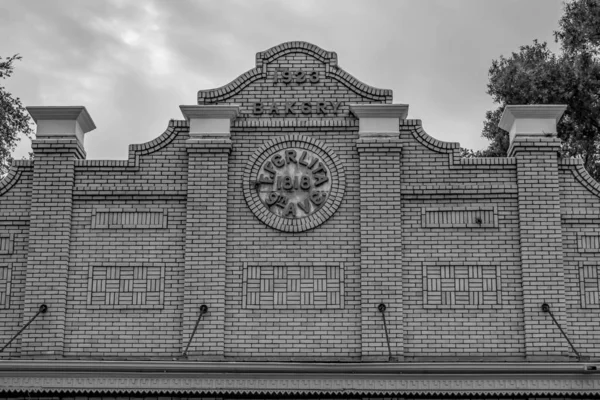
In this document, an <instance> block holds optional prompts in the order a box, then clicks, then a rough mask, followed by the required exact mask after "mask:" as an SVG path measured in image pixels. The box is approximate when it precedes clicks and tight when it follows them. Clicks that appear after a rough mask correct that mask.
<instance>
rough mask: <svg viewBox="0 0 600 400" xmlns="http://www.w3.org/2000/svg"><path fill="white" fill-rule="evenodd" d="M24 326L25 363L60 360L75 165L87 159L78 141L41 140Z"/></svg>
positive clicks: (37, 148)
mask: <svg viewBox="0 0 600 400" xmlns="http://www.w3.org/2000/svg"><path fill="white" fill-rule="evenodd" d="M32 147H33V151H34V155H35V160H34V168H33V184H32V187H31V220H30V227H29V254H28V258H27V278H26V286H25V301H24V310H23V324H25V323H27V321H29V319H30V318H31V317H32V316H33V315H35V313H36V312H37V311H38V309H39V306H40V304H46V305H47V306H48V312H47V313H46V314H42V315H41V316H39V317H38V318H37V320H36V321H35V322H34V323H33V324H31V326H30V327H29V328H28V329H27V330H25V331H24V332H23V338H22V340H21V355H22V356H23V357H28V356H36V357H44V356H48V357H60V356H62V353H63V347H64V334H65V332H64V330H65V311H66V298H67V277H68V271H69V243H70V240H71V210H72V204H73V202H72V192H73V183H74V161H75V160H76V159H79V158H85V152H84V151H83V148H82V147H81V145H80V143H79V142H78V141H77V139H75V138H72V139H62V138H61V139H36V140H34V141H33V143H32Z"/></svg>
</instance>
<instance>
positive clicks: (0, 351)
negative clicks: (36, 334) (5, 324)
mask: <svg viewBox="0 0 600 400" xmlns="http://www.w3.org/2000/svg"><path fill="white" fill-rule="evenodd" d="M46 311H48V306H47V305H45V304H42V305H41V306H40V308H39V309H38V312H37V313H35V315H34V316H33V317H31V319H30V320H29V322H27V323H26V324H25V325H24V326H23V327H22V328H21V329H20V330H19V332H17V333H15V335H14V336H13V337H12V338H11V339H10V340H9V341H8V343H6V344H5V345H4V347H3V348H2V350H0V353H2V352H3V351H4V349H6V348H7V347H8V346H10V344H11V343H12V342H13V340H15V339H16V338H17V337H18V336H19V335H20V334H21V333H22V332H23V331H24V330H25V329H27V327H28V326H29V325H31V323H32V322H33V321H34V320H35V319H36V318H37V317H38V315H40V314H45V313H46Z"/></svg>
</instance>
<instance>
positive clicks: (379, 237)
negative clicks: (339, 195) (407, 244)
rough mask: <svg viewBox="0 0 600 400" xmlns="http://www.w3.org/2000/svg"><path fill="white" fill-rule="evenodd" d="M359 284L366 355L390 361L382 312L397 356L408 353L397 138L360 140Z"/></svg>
mask: <svg viewBox="0 0 600 400" xmlns="http://www.w3.org/2000/svg"><path fill="white" fill-rule="evenodd" d="M357 147H358V151H359V154H360V231H361V238H360V261H361V273H360V282H361V284H360V288H361V326H362V330H361V332H362V358H363V360H365V361H384V360H388V347H387V342H386V335H385V330H384V324H383V319H382V315H381V312H379V311H378V308H377V307H378V305H379V304H381V303H383V304H385V305H386V307H387V309H386V311H385V318H386V323H387V329H388V333H389V339H390V347H391V352H392V357H393V359H394V360H399V359H401V357H402V354H403V352H404V349H403V347H404V344H403V330H404V328H403V323H402V320H403V317H402V314H403V307H402V227H401V223H400V221H402V218H401V216H402V215H401V214H402V210H401V207H402V205H401V193H400V162H401V159H400V156H401V152H400V151H401V147H400V143H399V141H398V139H380V138H378V139H359V141H358V142H357Z"/></svg>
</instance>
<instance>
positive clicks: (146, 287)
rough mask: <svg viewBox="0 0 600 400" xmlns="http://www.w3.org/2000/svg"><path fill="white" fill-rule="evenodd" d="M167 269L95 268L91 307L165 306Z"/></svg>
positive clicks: (90, 286)
mask: <svg viewBox="0 0 600 400" xmlns="http://www.w3.org/2000/svg"><path fill="white" fill-rule="evenodd" d="M164 286H165V269H164V268H162V267H101V266H100V267H91V268H90V276H89V279H88V307H90V308H162V306H163V301H164Z"/></svg>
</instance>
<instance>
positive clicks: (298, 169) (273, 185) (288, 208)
mask: <svg viewBox="0 0 600 400" xmlns="http://www.w3.org/2000/svg"><path fill="white" fill-rule="evenodd" d="M345 183H346V182H345V175H344V171H343V168H342V166H341V163H340V161H339V159H338V158H337V156H336V155H335V154H333V152H332V151H331V150H329V149H328V148H327V146H325V144H323V143H321V142H319V141H317V140H314V139H310V138H305V137H302V136H298V135H293V136H288V137H282V138H277V139H274V140H271V141H270V142H268V143H266V144H265V145H263V146H261V147H260V148H259V149H258V150H257V151H256V152H255V153H254V155H253V156H252V157H251V158H250V160H249V163H248V166H247V167H246V170H245V171H244V196H245V198H246V202H247V203H248V206H249V207H250V209H251V210H252V211H253V212H254V214H255V215H256V216H257V217H258V219H260V220H261V221H262V222H264V223H265V224H267V225H268V226H270V227H272V228H275V229H278V230H280V231H284V232H302V231H305V230H308V229H312V228H314V227H316V226H318V225H320V224H322V223H323V222H325V221H326V220H327V219H328V218H329V217H331V216H332V215H333V214H334V213H335V211H336V210H337V208H338V207H339V205H340V203H341V201H342V196H343V194H344V188H345Z"/></svg>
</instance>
